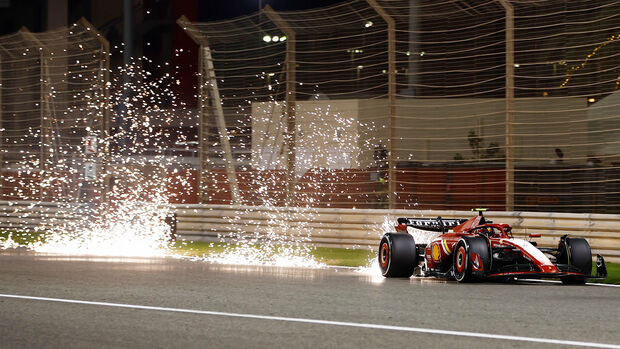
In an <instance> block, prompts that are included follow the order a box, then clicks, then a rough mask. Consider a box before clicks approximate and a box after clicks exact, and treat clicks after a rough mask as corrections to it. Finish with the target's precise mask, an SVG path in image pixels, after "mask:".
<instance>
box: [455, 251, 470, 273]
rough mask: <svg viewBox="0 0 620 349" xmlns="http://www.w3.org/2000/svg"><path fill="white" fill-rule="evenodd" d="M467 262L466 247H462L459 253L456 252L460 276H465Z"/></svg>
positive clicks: (457, 269) (457, 268)
mask: <svg viewBox="0 0 620 349" xmlns="http://www.w3.org/2000/svg"><path fill="white" fill-rule="evenodd" d="M466 262H467V257H466V256H465V247H463V246H460V247H459V249H458V251H456V271H457V273H459V274H463V272H464V271H465V263H466Z"/></svg>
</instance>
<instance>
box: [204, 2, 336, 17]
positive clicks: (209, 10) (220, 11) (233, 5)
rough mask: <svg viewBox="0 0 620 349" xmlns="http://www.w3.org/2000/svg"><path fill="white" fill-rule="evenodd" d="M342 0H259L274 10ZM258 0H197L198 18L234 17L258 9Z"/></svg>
mask: <svg viewBox="0 0 620 349" xmlns="http://www.w3.org/2000/svg"><path fill="white" fill-rule="evenodd" d="M343 1H344V0H261V3H262V6H263V7H264V6H265V5H267V4H269V5H270V6H271V7H273V8H274V9H275V10H280V11H290V10H305V9H309V8H317V7H323V6H328V5H332V4H336V3H339V2H343ZM258 6H259V0H232V1H220V0H218V1H214V0H202V1H200V0H199V1H198V20H199V21H201V22H206V21H214V20H222V19H229V18H234V17H238V16H242V15H247V14H250V13H253V12H256V11H258Z"/></svg>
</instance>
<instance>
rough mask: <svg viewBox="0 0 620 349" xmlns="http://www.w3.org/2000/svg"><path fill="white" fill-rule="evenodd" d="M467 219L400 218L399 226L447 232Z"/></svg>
mask: <svg viewBox="0 0 620 349" xmlns="http://www.w3.org/2000/svg"><path fill="white" fill-rule="evenodd" d="M466 221H467V219H466V218H455V219H443V218H441V217H437V218H398V224H404V225H406V226H408V227H412V228H416V229H422V230H430V231H439V232H445V231H446V230H448V229H452V228H454V227H457V226H459V225H461V224H462V223H464V222H466Z"/></svg>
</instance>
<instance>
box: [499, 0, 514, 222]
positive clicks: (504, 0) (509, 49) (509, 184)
mask: <svg viewBox="0 0 620 349" xmlns="http://www.w3.org/2000/svg"><path fill="white" fill-rule="evenodd" d="M497 1H498V2H499V3H500V4H501V5H502V6H503V7H504V10H505V11H506V131H505V132H506V211H514V199H515V198H514V189H515V188H514V185H515V182H514V171H515V164H514V157H515V156H514V138H513V134H514V87H515V82H514V69H515V68H514V66H515V56H514V9H513V7H512V4H511V3H510V1H509V0H497Z"/></svg>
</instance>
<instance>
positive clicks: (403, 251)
mask: <svg viewBox="0 0 620 349" xmlns="http://www.w3.org/2000/svg"><path fill="white" fill-rule="evenodd" d="M377 258H378V260H379V267H380V268H381V274H382V275H383V276H385V277H388V278H394V277H402V278H408V277H411V275H413V272H414V270H415V268H416V267H417V266H418V260H417V259H418V253H417V251H416V246H415V241H414V239H413V236H411V235H409V234H407V233H404V234H403V233H386V234H385V235H383V238H381V242H380V243H379V253H378V255H377Z"/></svg>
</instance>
